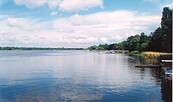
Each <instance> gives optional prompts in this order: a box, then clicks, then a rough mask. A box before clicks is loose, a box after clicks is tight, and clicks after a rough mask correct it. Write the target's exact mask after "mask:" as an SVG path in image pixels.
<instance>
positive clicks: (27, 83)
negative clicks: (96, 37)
mask: <svg viewBox="0 0 173 102" xmlns="http://www.w3.org/2000/svg"><path fill="white" fill-rule="evenodd" d="M136 61H137V60H136V59H134V58H132V57H129V56H127V55H124V54H98V53H97V52H87V51H0V102H62V101H63V102H83V101H87V102H88V101H89V102H164V101H165V102H170V101H171V99H170V98H171V91H172V89H171V88H170V87H171V84H170V83H169V82H166V81H165V80H164V79H162V78H160V76H159V70H156V69H150V68H146V69H141V68H135V67H134V63H135V62H136Z"/></svg>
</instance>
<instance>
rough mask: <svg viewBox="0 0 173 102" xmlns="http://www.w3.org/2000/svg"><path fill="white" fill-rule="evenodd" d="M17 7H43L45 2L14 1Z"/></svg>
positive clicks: (37, 0)
mask: <svg viewBox="0 0 173 102" xmlns="http://www.w3.org/2000/svg"><path fill="white" fill-rule="evenodd" d="M14 2H15V3H16V4H17V5H25V6H26V7H28V8H35V7H39V6H43V5H44V4H45V3H46V2H47V0H14Z"/></svg>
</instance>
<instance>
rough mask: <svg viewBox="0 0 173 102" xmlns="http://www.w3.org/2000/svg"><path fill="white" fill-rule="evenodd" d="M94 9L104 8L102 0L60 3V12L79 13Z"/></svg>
mask: <svg viewBox="0 0 173 102" xmlns="http://www.w3.org/2000/svg"><path fill="white" fill-rule="evenodd" d="M93 7H103V1H102V0H70V1H69V0H63V1H62V2H61V3H60V10H62V11H79V10H86V9H90V8H93Z"/></svg>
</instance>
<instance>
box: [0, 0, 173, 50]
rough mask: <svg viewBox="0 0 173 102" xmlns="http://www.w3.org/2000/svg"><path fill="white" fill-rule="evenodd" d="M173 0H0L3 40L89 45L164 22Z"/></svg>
mask: <svg viewBox="0 0 173 102" xmlns="http://www.w3.org/2000/svg"><path fill="white" fill-rule="evenodd" d="M163 7H170V8H171V9H172V0H0V46H3V47H5V46H10V47H12V46H15V47H84V48H85V47H89V46H91V45H98V44H105V43H107V44H111V43H118V42H121V41H124V40H126V39H127V38H128V37H129V36H133V35H136V34H140V33H142V32H144V33H145V34H147V35H149V34H150V33H151V32H153V31H154V30H155V29H156V28H158V27H159V26H160V22H161V16H162V10H163Z"/></svg>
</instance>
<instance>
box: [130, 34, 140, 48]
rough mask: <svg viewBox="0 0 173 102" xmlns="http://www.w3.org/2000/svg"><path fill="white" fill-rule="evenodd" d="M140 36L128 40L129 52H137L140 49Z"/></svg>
mask: <svg viewBox="0 0 173 102" xmlns="http://www.w3.org/2000/svg"><path fill="white" fill-rule="evenodd" d="M139 41H140V36H139V35H135V36H130V37H128V38H127V49H128V50H129V51H135V50H138V49H139Z"/></svg>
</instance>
